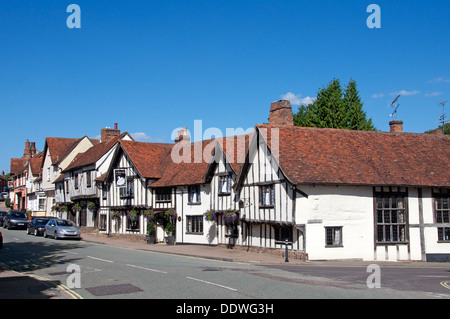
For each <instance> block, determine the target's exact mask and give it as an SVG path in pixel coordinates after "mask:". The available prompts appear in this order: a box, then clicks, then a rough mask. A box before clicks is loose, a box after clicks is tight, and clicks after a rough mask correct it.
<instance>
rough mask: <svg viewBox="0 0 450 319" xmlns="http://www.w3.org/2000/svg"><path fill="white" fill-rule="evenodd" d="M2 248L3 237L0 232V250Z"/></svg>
mask: <svg viewBox="0 0 450 319" xmlns="http://www.w3.org/2000/svg"><path fill="white" fill-rule="evenodd" d="M2 248H3V235H2V232H1V231H0V249H2Z"/></svg>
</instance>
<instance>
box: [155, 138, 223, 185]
mask: <svg viewBox="0 0 450 319" xmlns="http://www.w3.org/2000/svg"><path fill="white" fill-rule="evenodd" d="M181 143H188V144H184V145H185V147H186V148H183V150H184V149H188V148H189V147H190V152H191V154H190V156H186V158H185V160H184V161H181V160H178V159H175V160H174V159H172V155H171V153H172V148H173V147H178V146H182V144H181ZM209 143H211V140H207V141H201V142H194V143H189V142H179V143H177V144H170V150H169V153H168V154H167V156H166V157H165V159H164V161H163V163H162V164H163V167H164V168H163V174H162V175H161V178H160V179H158V180H157V181H156V182H155V183H153V184H152V185H151V187H154V188H156V187H168V186H176V185H177V186H181V185H195V184H202V183H204V180H205V173H206V169H207V167H208V164H209V163H208V162H206V161H205V160H204V159H203V156H202V154H203V152H204V151H205V148H206V147H207V145H209ZM214 146H215V143H213V144H212V148H213V147H214ZM197 150H202V153H201V154H200V152H198V153H196V152H197ZM210 151H212V149H210ZM174 154H175V155H180V156H182V155H183V151H182V150H181V149H174ZM196 154H197V156H196ZM198 154H200V155H198ZM180 161H181V162H180ZM186 162H187V163H186Z"/></svg>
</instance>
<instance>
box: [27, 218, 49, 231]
mask: <svg viewBox="0 0 450 319" xmlns="http://www.w3.org/2000/svg"><path fill="white" fill-rule="evenodd" d="M50 219H51V217H34V218H33V219H32V220H31V222H29V223H28V227H27V234H28V235H30V234H33V235H34V236H39V235H42V234H43V233H44V230H45V225H47V223H48V221H49V220H50Z"/></svg>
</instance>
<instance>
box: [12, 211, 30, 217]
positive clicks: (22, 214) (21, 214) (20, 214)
mask: <svg viewBox="0 0 450 319" xmlns="http://www.w3.org/2000/svg"><path fill="white" fill-rule="evenodd" d="M10 216H11V218H27V215H25V213H20V212H12V213H11V214H10Z"/></svg>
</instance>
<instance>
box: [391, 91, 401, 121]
mask: <svg viewBox="0 0 450 319" xmlns="http://www.w3.org/2000/svg"><path fill="white" fill-rule="evenodd" d="M400 96H401V95H399V96H397V97H396V98H395V99H394V101H392V103H391V107H393V108H394V112H392V114H389V116H392V117H393V118H394V119H397V113H398V112H397V110H398V107H399V106H400V104H399V103H398V99H399V98H400Z"/></svg>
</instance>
